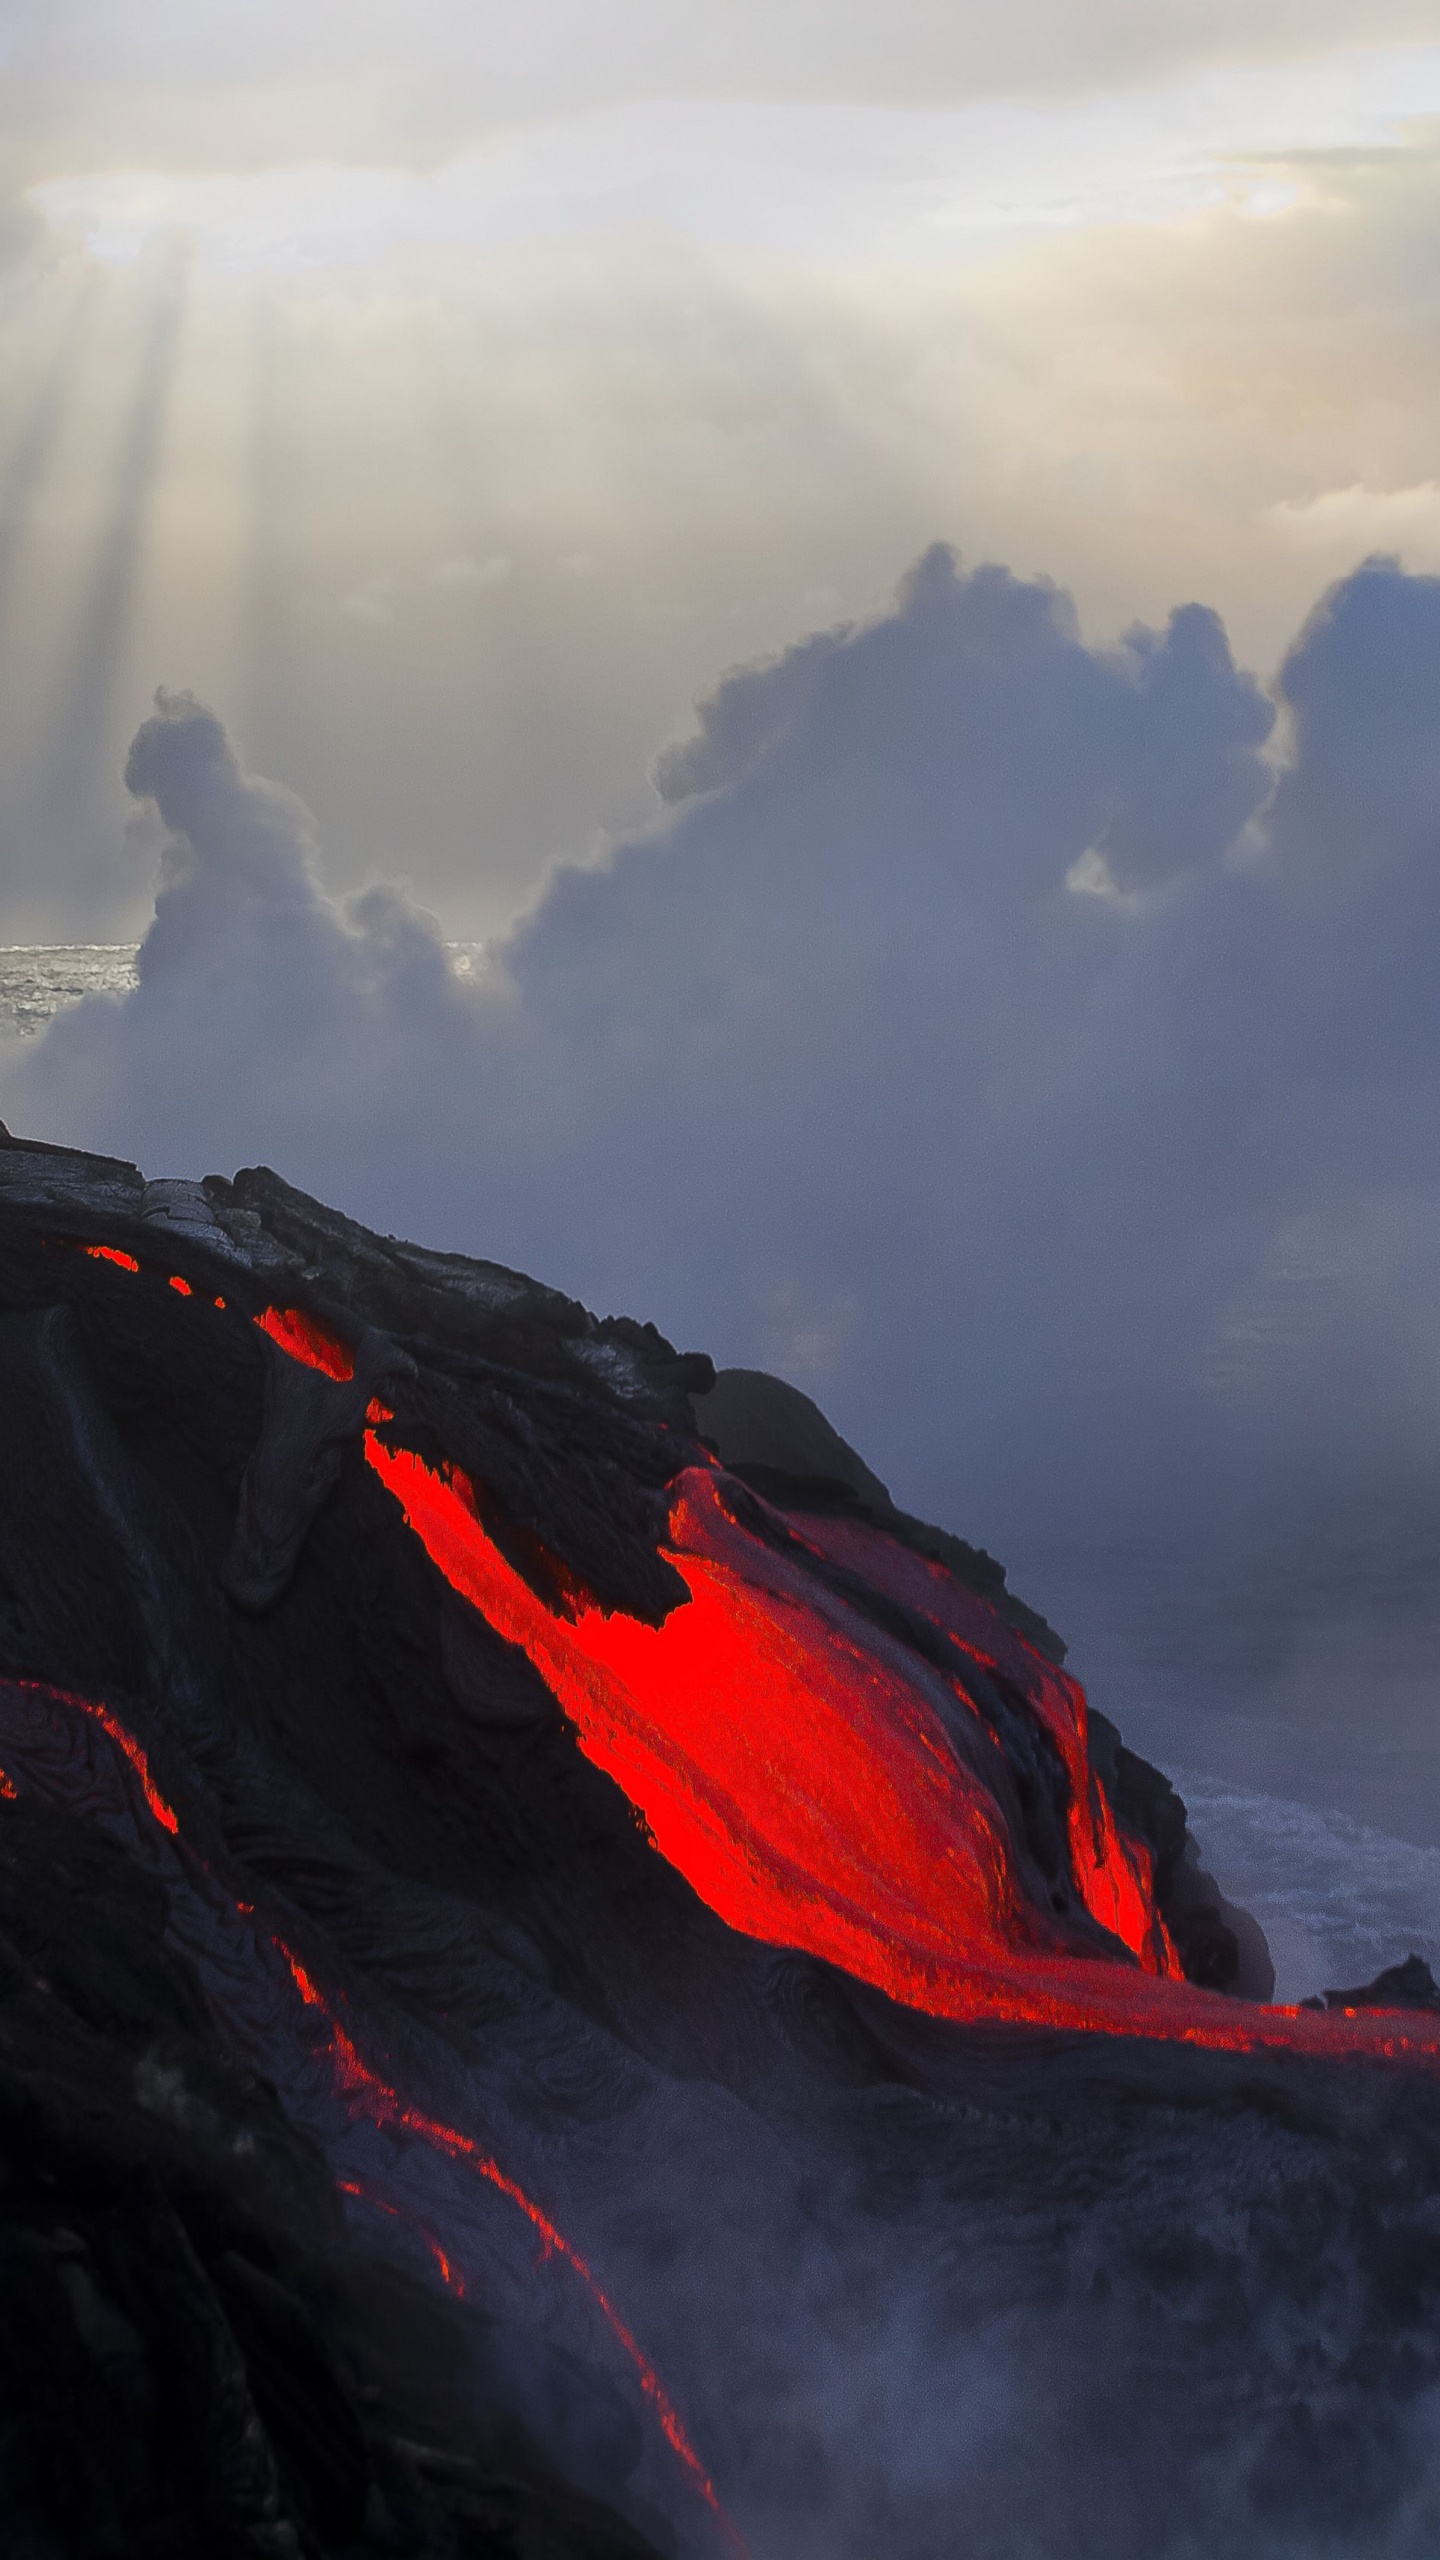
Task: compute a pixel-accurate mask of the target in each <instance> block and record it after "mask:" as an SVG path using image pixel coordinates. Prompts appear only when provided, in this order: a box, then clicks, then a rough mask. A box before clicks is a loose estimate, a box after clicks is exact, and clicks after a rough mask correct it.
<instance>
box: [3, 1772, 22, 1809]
mask: <svg viewBox="0 0 1440 2560" xmlns="http://www.w3.org/2000/svg"><path fill="white" fill-rule="evenodd" d="M0 1796H8V1797H9V1799H10V1802H11V1803H12V1804H18V1803H19V1801H20V1790H19V1788H18V1787H17V1786H16V1785H14V1783H13V1782H12V1780H11V1779H9V1778H8V1777H7V1776H6V1774H5V1772H4V1770H3V1769H0Z"/></svg>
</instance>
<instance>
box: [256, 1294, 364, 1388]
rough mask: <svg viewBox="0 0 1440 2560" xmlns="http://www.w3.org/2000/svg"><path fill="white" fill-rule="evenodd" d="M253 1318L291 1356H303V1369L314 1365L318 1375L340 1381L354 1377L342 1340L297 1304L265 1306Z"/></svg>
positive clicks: (297, 1358) (311, 1367) (295, 1357)
mask: <svg viewBox="0 0 1440 2560" xmlns="http://www.w3.org/2000/svg"><path fill="white" fill-rule="evenodd" d="M255 1321H256V1323H257V1324H258V1325H259V1327H260V1330H261V1332H262V1333H268V1334H269V1336H270V1339H271V1341H272V1342H276V1343H278V1344H279V1346H280V1349H281V1350H282V1351H288V1352H289V1354H290V1357H291V1359H292V1360H303V1362H304V1364H305V1366H306V1368H307V1369H318V1370H319V1371H320V1372H321V1374H322V1376H324V1377H327V1378H337V1379H339V1380H340V1381H341V1383H342V1384H345V1383H347V1382H348V1381H349V1380H350V1379H351V1378H353V1377H354V1375H355V1363H354V1361H353V1360H352V1359H351V1357H350V1354H349V1352H348V1351H347V1350H346V1348H345V1345H344V1343H343V1342H341V1341H340V1339H339V1338H338V1336H337V1335H335V1334H333V1333H331V1331H330V1330H329V1327H328V1326H326V1325H323V1324H320V1323H318V1322H317V1321H316V1319H315V1317H314V1316H307V1315H305V1314H303V1313H302V1311H301V1310H300V1308H299V1307H267V1308H266V1309H265V1312H264V1314H263V1315H259V1316H257V1317H256V1319H255Z"/></svg>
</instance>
